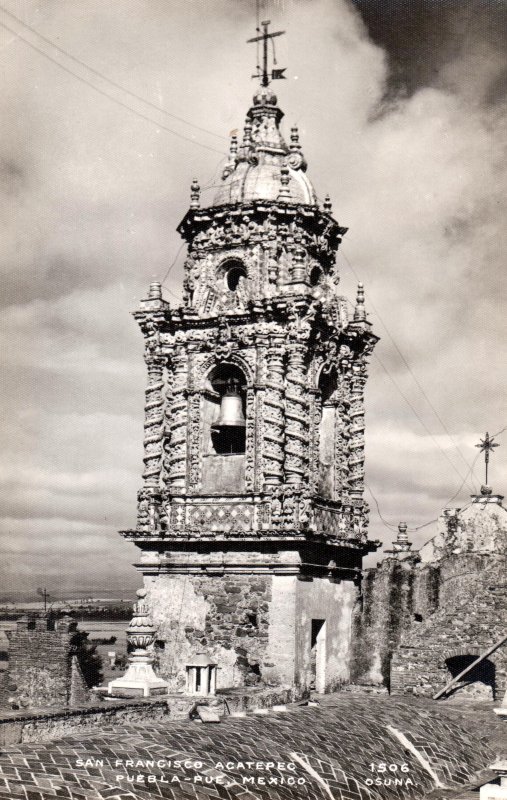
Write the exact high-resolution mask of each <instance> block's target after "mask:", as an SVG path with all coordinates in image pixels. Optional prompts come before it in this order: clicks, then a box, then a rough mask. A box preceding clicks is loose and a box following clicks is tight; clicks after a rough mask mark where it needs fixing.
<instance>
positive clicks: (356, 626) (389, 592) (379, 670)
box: [351, 558, 430, 685]
mask: <svg viewBox="0 0 507 800" xmlns="http://www.w3.org/2000/svg"><path fill="white" fill-rule="evenodd" d="M416 578H418V580H416ZM429 582H430V581H429V577H428V576H424V578H422V577H421V576H420V575H419V574H418V573H417V572H416V568H415V559H414V558H409V559H407V560H404V561H400V560H398V559H396V558H386V559H385V560H384V561H382V562H381V564H380V565H379V566H378V567H377V568H376V569H370V570H367V572H366V573H365V576H364V579H363V585H362V602H361V605H357V606H356V609H355V612H354V621H353V636H352V667H351V678H352V682H353V683H364V684H379V685H380V684H385V685H389V674H390V662H391V655H392V653H393V651H394V650H395V648H396V647H397V645H398V643H399V641H400V637H401V634H402V632H403V631H404V630H406V629H407V628H408V627H409V626H410V624H411V621H412V619H413V615H414V613H415V601H416V600H417V604H418V606H419V607H421V608H423V607H424V608H425V612H426V613H427V611H428V607H429V606H430V599H429V597H428V596H427V591H428V588H427V584H428V583H429Z"/></svg>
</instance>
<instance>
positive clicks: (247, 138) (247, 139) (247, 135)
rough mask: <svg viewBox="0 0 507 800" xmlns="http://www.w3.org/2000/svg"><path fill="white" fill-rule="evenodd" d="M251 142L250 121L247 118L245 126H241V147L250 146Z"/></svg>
mask: <svg viewBox="0 0 507 800" xmlns="http://www.w3.org/2000/svg"><path fill="white" fill-rule="evenodd" d="M251 144H252V123H251V122H250V120H249V119H247V120H246V122H245V127H244V128H243V147H250V145H251Z"/></svg>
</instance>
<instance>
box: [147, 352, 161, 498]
mask: <svg viewBox="0 0 507 800" xmlns="http://www.w3.org/2000/svg"><path fill="white" fill-rule="evenodd" d="M146 366H147V368H148V385H147V387H146V393H145V394H146V402H145V406H144V412H145V416H144V456H143V461H144V472H143V483H144V488H145V489H148V488H154V489H157V490H158V489H159V487H160V474H161V472H162V439H163V421H164V413H163V407H164V399H163V396H162V392H163V389H164V380H163V371H164V366H163V360H162V358H161V357H160V356H147V357H146Z"/></svg>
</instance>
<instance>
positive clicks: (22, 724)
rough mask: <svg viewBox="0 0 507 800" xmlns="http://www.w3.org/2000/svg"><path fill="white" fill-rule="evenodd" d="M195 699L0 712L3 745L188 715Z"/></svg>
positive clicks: (139, 701)
mask: <svg viewBox="0 0 507 800" xmlns="http://www.w3.org/2000/svg"><path fill="white" fill-rule="evenodd" d="M192 705H193V701H190V700H189V699H188V698H181V699H175V698H172V699H171V703H170V704H168V702H167V701H166V700H160V699H159V700H155V699H153V700H151V699H150V700H131V701H115V702H114V704H113V703H108V704H107V705H105V704H103V703H102V704H95V705H90V706H87V707H86V708H75V709H70V708H67V709H61V708H60V709H50V708H48V709H38V710H34V711H31V710H20V711H11V712H9V713H5V714H4V715H2V716H0V745H1V746H8V745H14V744H18V743H19V742H41V741H47V740H50V739H57V738H60V737H61V736H70V735H76V734H79V733H83V732H87V731H92V730H97V728H100V727H104V726H105V725H111V724H115V723H121V722H149V721H151V720H161V719H163V718H166V717H168V716H169V715H170V717H171V719H188V713H189V710H190V707H191V706H192Z"/></svg>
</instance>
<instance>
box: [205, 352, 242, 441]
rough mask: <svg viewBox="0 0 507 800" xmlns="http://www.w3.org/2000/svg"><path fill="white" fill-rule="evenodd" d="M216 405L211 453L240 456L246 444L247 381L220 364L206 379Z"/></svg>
mask: <svg viewBox="0 0 507 800" xmlns="http://www.w3.org/2000/svg"><path fill="white" fill-rule="evenodd" d="M209 384H210V388H211V396H212V397H213V400H214V402H215V404H216V410H215V412H214V414H213V421H212V423H211V425H210V435H211V445H212V451H213V452H214V453H216V454H217V455H241V454H243V453H244V452H245V444H246V419H245V406H246V379H245V375H244V374H243V372H242V370H241V369H240V368H239V367H237V366H236V365H234V364H221V365H219V366H218V367H215V369H214V370H213V371H212V373H211V374H210V376H209Z"/></svg>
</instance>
